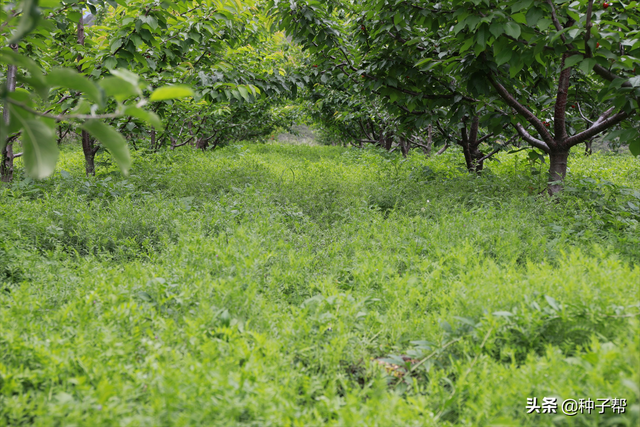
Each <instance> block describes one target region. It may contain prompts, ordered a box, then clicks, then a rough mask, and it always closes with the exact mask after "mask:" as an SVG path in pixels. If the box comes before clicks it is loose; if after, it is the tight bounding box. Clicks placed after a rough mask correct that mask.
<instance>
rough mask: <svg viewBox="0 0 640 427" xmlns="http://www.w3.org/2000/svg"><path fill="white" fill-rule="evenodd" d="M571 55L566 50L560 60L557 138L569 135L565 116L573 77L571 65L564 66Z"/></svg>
mask: <svg viewBox="0 0 640 427" xmlns="http://www.w3.org/2000/svg"><path fill="white" fill-rule="evenodd" d="M568 57H569V54H568V53H567V52H565V53H564V54H562V61H560V67H561V71H560V78H559V79H558V93H557V95H556V106H555V113H554V120H553V126H554V132H555V134H556V135H555V136H556V138H559V139H565V138H566V137H567V126H566V122H565V117H566V113H567V99H568V97H569V78H570V77H571V67H567V68H564V63H565V61H566V60H567V58H568Z"/></svg>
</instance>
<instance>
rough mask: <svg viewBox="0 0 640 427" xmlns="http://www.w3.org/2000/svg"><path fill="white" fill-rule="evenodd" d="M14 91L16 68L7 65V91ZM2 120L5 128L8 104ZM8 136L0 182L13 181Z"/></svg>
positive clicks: (15, 47) (0, 163)
mask: <svg viewBox="0 0 640 427" xmlns="http://www.w3.org/2000/svg"><path fill="white" fill-rule="evenodd" d="M11 49H13V51H14V52H17V51H18V45H11ZM15 90H16V66H15V65H9V67H8V68H7V91H8V92H13V91H15ZM2 116H3V117H2V118H3V120H4V124H5V126H7V127H8V126H9V121H10V117H11V116H10V114H9V102H5V104H4V109H3V111H2ZM8 138H9V135H7V145H6V146H5V147H4V148H3V149H2V152H1V153H0V180H2V182H11V181H13V141H11V140H10V139H8Z"/></svg>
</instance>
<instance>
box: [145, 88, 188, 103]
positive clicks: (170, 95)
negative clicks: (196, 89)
mask: <svg viewBox="0 0 640 427" xmlns="http://www.w3.org/2000/svg"><path fill="white" fill-rule="evenodd" d="M189 96H193V90H191V88H190V87H189V86H183V85H175V86H163V87H160V88H158V89H156V90H154V91H153V93H152V94H151V96H150V97H149V100H150V101H166V100H167V99H178V98H186V97H189Z"/></svg>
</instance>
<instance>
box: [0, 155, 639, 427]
mask: <svg viewBox="0 0 640 427" xmlns="http://www.w3.org/2000/svg"><path fill="white" fill-rule="evenodd" d="M72 150H73V151H72ZM135 157H136V158H135V162H134V167H133V169H132V171H131V175H130V176H129V177H127V178H123V177H121V176H120V175H118V173H116V172H115V167H114V166H113V165H111V164H110V161H109V158H108V157H107V156H104V157H99V162H101V163H99V168H98V176H97V177H95V178H91V179H87V178H85V177H84V176H83V173H84V172H83V171H84V169H83V164H82V156H81V155H80V154H79V153H78V150H77V147H73V148H69V147H68V148H67V149H66V151H65V152H64V154H63V157H62V159H61V162H60V168H59V171H60V172H59V173H57V174H56V175H55V176H54V177H53V178H51V179H49V180H46V181H44V182H33V181H31V180H29V179H22V178H19V179H17V181H16V182H15V183H14V184H12V185H10V186H5V187H0V211H1V212H2V221H1V222H0V425H11V426H27V425H36V426H54V425H78V426H80V425H82V426H98V425H123V426H127V425H128V426H159V425H167V426H169V425H194V426H201V425H221V426H222V425H225V426H227V425H242V426H269V425H271V426H287V425H291V426H315V425H343V426H356V425H366V426H374V425H378V426H405V425H406V426H423V425H424V426H435V425H443V426H446V425H465V426H479V425H513V426H534V425H535V426H538V425H561V426H600V425H603V426H608V425H611V426H613V425H615V426H618V425H621V426H634V425H637V424H638V420H639V418H640V417H639V407H638V399H639V394H640V392H639V390H638V382H639V379H640V378H639V369H638V363H639V360H638V355H639V354H640V338H639V336H638V330H639V324H638V317H637V315H638V312H639V310H640V305H639V304H638V284H639V283H640V268H639V267H638V262H639V261H640V225H639V222H640V212H639V208H638V207H639V206H640V167H639V166H640V165H639V163H638V160H637V159H634V158H632V157H631V156H622V155H605V154H596V155H594V156H592V157H590V158H584V157H583V156H581V155H576V156H574V157H572V158H571V159H570V168H571V172H570V176H569V177H568V180H567V188H566V191H565V192H564V193H563V194H562V195H561V197H559V198H558V199H557V200H550V199H549V198H547V197H544V196H540V193H541V192H542V191H543V189H544V188H545V185H546V183H545V182H544V178H545V177H544V173H543V174H540V173H539V171H540V170H541V169H542V170H544V169H545V167H544V166H542V167H541V166H540V165H537V164H531V161H530V160H529V157H528V156H526V155H525V154H524V153H517V154H512V155H506V154H504V155H501V156H499V162H492V163H491V164H490V165H489V169H490V170H487V171H485V173H484V174H483V175H482V176H480V177H474V176H470V175H468V174H467V173H466V172H464V167H463V165H462V164H461V162H460V160H461V155H460V154H459V153H455V152H452V153H446V154H445V155H444V156H440V157H437V158H432V159H424V158H422V157H421V156H419V155H417V154H414V155H412V156H411V157H410V158H409V159H408V160H403V159H402V158H401V157H397V156H395V155H389V154H385V153H382V152H378V151H374V150H355V149H343V148H337V147H301V146H296V147H292V146H284V145H254V144H245V145H235V146H229V147H226V148H223V149H219V150H216V151H214V152H211V153H206V154H203V153H201V152H193V151H191V150H183V151H176V152H171V153H167V152H161V153H156V154H148V153H147V154H141V153H138V155H136V156H135ZM374 359H378V360H377V361H376V360H374ZM392 363H394V364H395V365H397V367H396V366H394V365H392ZM407 372H408V373H407ZM531 397H537V398H538V400H542V398H543V397H558V398H559V399H560V402H561V401H562V400H563V399H570V398H573V399H581V398H584V399H586V398H591V399H593V400H596V399H598V398H607V397H610V398H624V399H627V408H626V412H625V413H624V414H613V413H612V412H611V411H608V412H607V414H605V415H597V414H595V413H592V414H590V415H589V414H578V415H576V416H573V417H568V416H565V415H563V414H562V413H561V411H560V409H558V413H557V414H551V415H550V414H527V413H526V410H525V407H526V404H527V398H531Z"/></svg>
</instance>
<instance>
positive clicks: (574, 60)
mask: <svg viewBox="0 0 640 427" xmlns="http://www.w3.org/2000/svg"><path fill="white" fill-rule="evenodd" d="M583 58H584V57H583V56H582V54H580V53H578V54H576V55H572V56H570V57H568V58H567V59H566V60H565V61H564V68H563V70H564V69H565V68H569V67H573V66H574V65H575V64H577V63H578V62H580V61H582V59H583Z"/></svg>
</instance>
